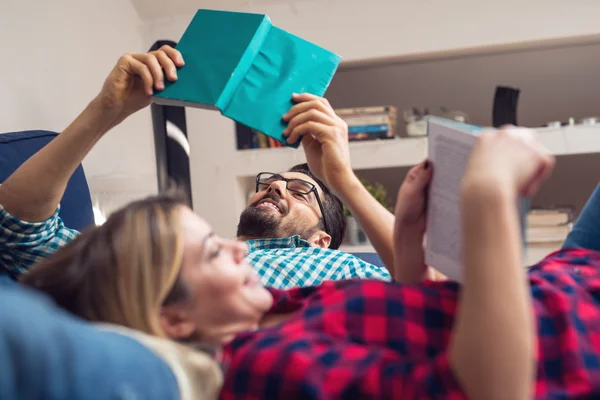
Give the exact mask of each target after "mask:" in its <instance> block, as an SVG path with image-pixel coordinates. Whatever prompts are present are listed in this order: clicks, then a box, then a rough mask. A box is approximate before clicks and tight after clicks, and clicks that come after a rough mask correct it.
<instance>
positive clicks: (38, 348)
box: [0, 283, 179, 400]
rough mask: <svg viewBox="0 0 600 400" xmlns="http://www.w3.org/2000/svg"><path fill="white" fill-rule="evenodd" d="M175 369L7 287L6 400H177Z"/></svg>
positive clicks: (0, 376) (1, 368)
mask: <svg viewBox="0 0 600 400" xmlns="http://www.w3.org/2000/svg"><path fill="white" fill-rule="evenodd" d="M178 398H179V389H178V386H177V382H176V380H175V376H174V375H173V373H172V372H171V369H170V368H169V367H168V366H167V365H166V364H165V363H164V362H163V361H162V360H161V359H160V358H159V357H158V356H156V355H155V354H154V353H153V352H152V351H150V350H149V349H148V348H146V347H145V346H143V345H142V344H140V343H139V342H137V341H136V340H134V339H131V338H129V337H126V336H123V335H119V334H117V333H112V332H105V331H101V330H97V329H96V328H94V326H93V325H92V324H89V323H87V322H84V321H81V320H79V319H77V318H75V317H73V316H71V315H70V314H67V313H66V312H64V311H62V310H60V309H58V308H57V307H56V306H55V305H54V304H53V303H51V302H50V301H49V300H48V299H47V298H46V297H45V296H43V295H41V294H38V293H34V292H33V291H30V290H28V289H26V288H24V287H21V286H20V285H18V284H15V283H13V284H8V283H3V284H1V285H0V399H3V400H13V399H15V400H17V399H19V400H29V399H32V400H33V399H45V400H54V399H86V400H95V399H136V400H138V399H157V400H159V399H160V400H169V399H178Z"/></svg>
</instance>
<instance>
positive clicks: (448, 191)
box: [425, 117, 528, 282]
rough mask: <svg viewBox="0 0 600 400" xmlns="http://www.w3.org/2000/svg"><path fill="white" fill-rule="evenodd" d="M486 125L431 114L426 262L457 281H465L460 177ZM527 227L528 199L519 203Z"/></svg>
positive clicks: (428, 131)
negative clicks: (460, 121) (483, 126)
mask: <svg viewBox="0 0 600 400" xmlns="http://www.w3.org/2000/svg"><path fill="white" fill-rule="evenodd" d="M483 129H484V128H481V127H477V126H473V125H467V124H462V123H458V122H454V121H450V120H446V119H443V118H437V117H429V119H428V122H427V135H428V137H429V150H428V152H429V156H428V158H429V161H430V162H431V163H432V164H433V179H432V181H431V184H430V186H429V198H428V203H427V238H426V244H425V263H426V264H427V265H430V266H432V267H434V268H435V269H437V270H438V271H440V272H441V273H443V274H444V275H446V276H448V278H450V279H452V280H456V281H459V282H460V281H462V278H463V276H462V273H463V265H464V263H463V258H462V230H461V215H460V194H461V181H462V178H463V175H464V173H465V169H466V167H467V163H468V161H469V156H470V154H471V151H472V150H473V146H474V145H475V143H476V141H477V135H478V133H479V132H481V131H482V130H483ZM516 206H517V207H518V209H519V215H520V216H521V226H522V227H523V229H524V224H525V222H524V221H525V213H526V211H527V207H528V202H527V201H526V200H525V199H520V200H519V201H518V204H517V205H516Z"/></svg>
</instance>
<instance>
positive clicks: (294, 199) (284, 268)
mask: <svg viewBox="0 0 600 400" xmlns="http://www.w3.org/2000/svg"><path fill="white" fill-rule="evenodd" d="M294 101H295V102H296V103H297V104H296V105H295V106H294V107H293V108H292V109H291V110H290V111H289V112H288V113H287V114H286V115H285V116H284V120H285V121H286V122H288V128H287V129H286V131H285V132H284V134H285V135H286V136H287V137H288V142H289V143H294V142H296V141H297V140H301V141H302V142H301V143H302V147H303V149H304V152H305V154H306V159H307V162H308V163H307V164H300V165H296V166H295V167H293V168H291V169H290V170H289V171H287V172H281V173H272V172H262V173H260V174H258V175H257V177H256V193H255V194H254V195H253V196H252V197H251V199H250V202H249V203H250V204H249V206H248V207H247V208H246V209H245V210H244V211H243V212H242V214H241V216H240V220H239V224H238V229H237V236H238V239H240V240H244V241H246V242H247V243H248V245H249V252H248V260H249V261H250V263H251V264H252V265H253V266H254V269H255V270H256V271H257V272H258V273H259V275H260V276H261V280H262V283H263V284H264V285H266V286H270V287H275V288H279V289H287V288H291V287H295V286H312V285H317V284H319V283H321V282H323V281H325V280H341V279H352V278H370V279H380V280H390V274H389V272H388V271H387V270H386V269H385V268H380V267H377V266H374V265H371V264H368V263H366V262H364V261H362V260H360V259H359V258H357V257H355V256H353V255H351V254H348V253H345V252H341V251H338V250H337V249H338V248H339V246H340V244H341V243H342V240H343V237H344V233H345V230H346V219H345V218H344V212H343V206H342V202H343V203H344V204H346V206H347V207H348V208H349V209H350V211H351V212H352V215H353V216H354V217H355V218H356V219H357V221H358V222H359V223H360V224H361V226H362V228H363V229H364V231H365V233H366V235H367V237H368V238H369V240H370V242H371V243H372V244H373V246H374V247H375V249H376V250H377V252H378V253H379V255H380V257H381V259H382V261H383V262H384V263H385V265H392V264H393V259H392V237H393V224H394V216H393V214H392V213H390V212H389V211H388V210H387V209H385V208H384V207H383V206H382V205H381V204H379V202H378V201H377V200H375V198H373V196H371V194H370V193H369V192H368V191H367V190H366V188H365V187H364V186H363V185H362V184H361V182H360V180H359V179H358V178H357V177H356V175H355V174H354V172H353V171H352V167H351V165H350V157H349V146H348V127H347V125H346V124H345V122H344V121H343V120H342V119H341V118H340V117H338V116H337V115H336V114H335V112H334V110H333V108H332V107H331V105H330V104H329V102H328V101H327V100H326V99H323V98H319V97H316V96H313V95H310V94H302V95H294ZM418 245H419V246H420V245H421V244H418Z"/></svg>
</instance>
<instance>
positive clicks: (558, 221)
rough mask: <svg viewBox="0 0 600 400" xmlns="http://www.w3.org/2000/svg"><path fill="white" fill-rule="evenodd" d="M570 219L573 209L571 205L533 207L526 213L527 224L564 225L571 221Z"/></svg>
mask: <svg viewBox="0 0 600 400" xmlns="http://www.w3.org/2000/svg"><path fill="white" fill-rule="evenodd" d="M572 219H573V209H572V208H571V207H559V208H550V209H542V208H535V209H532V210H530V211H529V212H528V213H527V225H528V226H556V225H566V224H569V223H571V222H572Z"/></svg>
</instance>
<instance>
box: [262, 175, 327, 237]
mask: <svg viewBox="0 0 600 400" xmlns="http://www.w3.org/2000/svg"><path fill="white" fill-rule="evenodd" d="M277 181H283V182H285V188H286V189H287V190H288V191H290V192H292V193H296V194H299V195H302V196H308V195H310V194H311V193H314V194H315V198H316V199H317V204H319V210H321V216H322V218H323V225H324V227H325V232H327V233H329V228H328V226H327V220H326V219H325V213H324V212H323V204H322V203H321V199H320V198H319V192H318V190H317V187H316V186H315V185H313V184H312V183H310V182H307V181H305V180H303V179H297V178H292V179H289V178H284V177H283V176H281V175H279V174H274V173H272V172H261V173H259V174H258V175H256V192H257V193H258V192H260V191H261V190H265V189H268V188H269V186H271V184H272V183H273V182H277Z"/></svg>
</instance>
